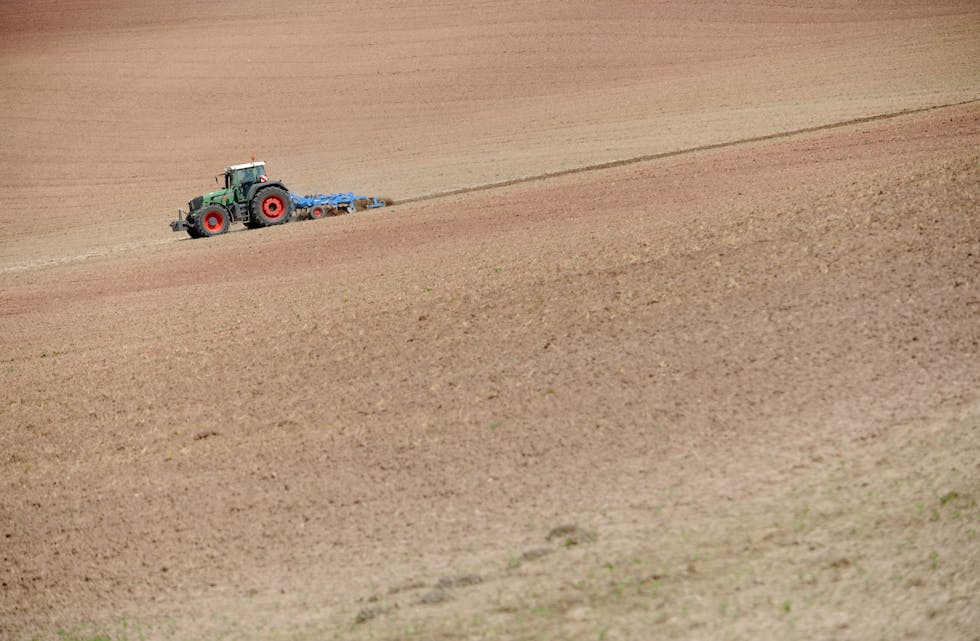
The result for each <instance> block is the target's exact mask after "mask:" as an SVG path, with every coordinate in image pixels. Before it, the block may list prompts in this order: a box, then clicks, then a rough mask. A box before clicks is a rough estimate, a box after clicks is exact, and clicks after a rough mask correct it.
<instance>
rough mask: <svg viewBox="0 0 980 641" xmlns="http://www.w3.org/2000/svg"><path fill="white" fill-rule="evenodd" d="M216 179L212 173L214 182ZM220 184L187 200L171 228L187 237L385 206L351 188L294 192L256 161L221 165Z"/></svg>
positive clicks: (202, 236)
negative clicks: (237, 226)
mask: <svg viewBox="0 0 980 641" xmlns="http://www.w3.org/2000/svg"><path fill="white" fill-rule="evenodd" d="M220 178H221V176H220V175H219V176H215V180H216V181H218V180H219V179H220ZM224 185H225V186H224V188H222V189H218V190H217V191H212V192H211V193H209V194H204V195H203V196H198V197H197V198H194V199H193V200H191V201H190V202H189V203H187V209H188V211H187V212H186V213H185V212H183V211H181V210H177V220H175V221H173V222H171V223H170V228H171V229H172V230H174V231H186V232H187V234H188V235H189V236H190V237H191V238H207V237H209V236H217V235H219V234H223V233H225V232H226V231H228V228H229V227H230V226H231V223H232V222H235V221H241V222H243V223H244V224H245V226H246V227H248V228H249V229H255V228H258V227H271V226H273V225H281V224H282V223H285V222H288V221H289V220H291V219H293V218H294V216H302V217H305V218H309V219H313V220H316V219H319V218H323V217H324V216H326V215H328V214H339V213H342V212H349V213H353V212H355V211H357V210H358V209H376V208H378V207H384V206H385V205H386V204H387V203H386V202H385V201H384V200H383V199H380V198H377V197H375V196H358V195H356V194H354V192H346V193H337V194H310V195H306V196H300V195H297V194H294V193H292V192H290V191H289V190H288V189H286V186H285V185H284V184H282V182H280V181H278V180H271V181H270V180H269V178H268V177H267V176H266V173H265V163H264V162H261V161H260V162H250V163H245V164H242V165H232V166H231V167H225V173H224Z"/></svg>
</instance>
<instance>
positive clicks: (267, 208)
mask: <svg viewBox="0 0 980 641" xmlns="http://www.w3.org/2000/svg"><path fill="white" fill-rule="evenodd" d="M262 213H263V214H264V215H265V217H266V218H268V219H269V220H279V219H280V218H282V217H283V214H285V213H286V204H285V203H284V202H283V201H282V198H280V197H279V196H277V195H276V194H270V195H268V196H266V197H265V198H264V199H263V200H262Z"/></svg>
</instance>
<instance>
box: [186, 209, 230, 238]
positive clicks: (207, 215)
mask: <svg viewBox="0 0 980 641" xmlns="http://www.w3.org/2000/svg"><path fill="white" fill-rule="evenodd" d="M230 223H231V221H230V216H229V215H228V212H227V211H226V210H225V208H224V207H219V206H217V205H211V206H210V207H205V208H204V209H203V210H201V212H200V213H199V214H197V216H196V220H195V221H194V227H195V231H197V233H198V236H199V237H200V238H208V237H209V236H217V235H218V234H223V233H225V232H226V231H228V225H229V224H230Z"/></svg>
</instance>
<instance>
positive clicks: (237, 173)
mask: <svg viewBox="0 0 980 641" xmlns="http://www.w3.org/2000/svg"><path fill="white" fill-rule="evenodd" d="M267 180H268V178H267V177H266V174H265V163H264V162H261V161H260V162H249V163H245V164H243V165H232V166H231V167H225V189H234V191H235V197H234V198H235V201H236V202H243V201H244V200H245V196H246V194H247V193H248V189H249V187H251V186H252V185H254V184H255V183H259V182H266V181H267Z"/></svg>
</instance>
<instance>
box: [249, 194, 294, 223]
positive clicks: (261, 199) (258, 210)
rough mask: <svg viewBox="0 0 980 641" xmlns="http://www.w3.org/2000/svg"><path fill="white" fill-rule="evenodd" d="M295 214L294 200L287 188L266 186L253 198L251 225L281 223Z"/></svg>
mask: <svg viewBox="0 0 980 641" xmlns="http://www.w3.org/2000/svg"><path fill="white" fill-rule="evenodd" d="M292 215H293V201H292V199H291V198H290V197H289V194H288V193H287V192H286V190H285V189H282V188H280V187H266V188H265V189H263V190H262V191H260V192H258V193H257V194H255V196H254V197H253V198H252V216H251V219H250V221H249V222H250V223H251V225H249V226H250V227H270V226H272V225H280V224H282V223H284V222H286V221H287V220H289V219H290V217H291V216H292Z"/></svg>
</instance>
